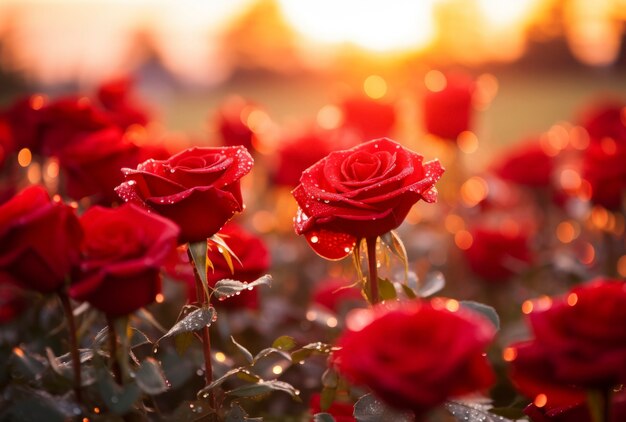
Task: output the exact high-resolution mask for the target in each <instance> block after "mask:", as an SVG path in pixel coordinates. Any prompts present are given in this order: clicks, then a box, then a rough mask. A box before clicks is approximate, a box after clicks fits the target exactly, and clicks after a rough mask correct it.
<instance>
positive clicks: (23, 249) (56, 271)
mask: <svg viewBox="0 0 626 422" xmlns="http://www.w3.org/2000/svg"><path fill="white" fill-rule="evenodd" d="M81 239H82V231H81V228H80V224H79V223H78V219H77V217H76V215H75V214H74V209H73V208H71V207H69V206H66V205H64V204H61V203H58V202H54V201H51V200H50V197H49V196H48V193H47V192H46V190H45V189H44V188H43V187H41V186H31V187H28V188H26V189H24V190H23V191H21V192H20V193H18V194H17V195H16V196H14V197H13V198H12V199H10V200H9V201H7V202H6V203H4V204H3V205H2V206H0V271H2V272H4V273H6V274H7V275H8V276H9V277H10V278H11V279H13V280H15V282H17V283H18V284H19V285H20V286H22V287H24V288H26V289H32V290H37V291H39V292H42V293H51V292H54V291H55V290H58V289H59V288H61V286H63V284H64V283H65V281H66V280H67V278H68V276H69V275H70V270H71V267H72V265H74V264H75V263H76V262H78V260H79V255H80V253H79V248H80V242H81Z"/></svg>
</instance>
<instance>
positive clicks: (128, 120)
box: [97, 77, 148, 129]
mask: <svg viewBox="0 0 626 422" xmlns="http://www.w3.org/2000/svg"><path fill="white" fill-rule="evenodd" d="M132 88H133V80H132V78H130V77H121V78H117V79H112V80H109V81H107V82H105V83H103V84H102V85H100V86H99V87H98V92H97V97H98V101H100V104H102V107H103V108H104V109H105V110H106V111H107V112H108V113H109V116H110V118H111V120H112V121H113V122H115V124H116V125H117V126H119V127H120V128H123V129H126V128H127V127H129V126H131V125H134V124H135V125H141V126H145V125H146V123H148V113H147V112H146V110H145V109H144V107H142V106H141V105H139V104H138V103H137V101H136V100H134V99H133V98H132Z"/></svg>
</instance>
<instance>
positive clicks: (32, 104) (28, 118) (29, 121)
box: [0, 95, 45, 153]
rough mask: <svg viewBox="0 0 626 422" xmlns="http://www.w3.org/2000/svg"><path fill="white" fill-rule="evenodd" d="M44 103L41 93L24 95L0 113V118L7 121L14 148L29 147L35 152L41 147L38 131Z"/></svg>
mask: <svg viewBox="0 0 626 422" xmlns="http://www.w3.org/2000/svg"><path fill="white" fill-rule="evenodd" d="M44 103H45V100H44V97H43V96H41V95H33V96H29V97H24V98H20V99H18V100H16V101H15V102H14V103H13V104H11V105H10V106H9V107H8V108H7V109H5V110H3V111H2V112H1V113H0V120H4V121H5V122H6V123H7V125H8V127H9V132H10V135H11V139H12V144H13V146H14V147H15V149H16V150H19V149H22V148H29V149H30V150H31V151H33V152H35V153H36V152H39V150H40V148H41V137H40V133H39V132H40V129H41V122H42V116H43V111H42V108H43V107H44Z"/></svg>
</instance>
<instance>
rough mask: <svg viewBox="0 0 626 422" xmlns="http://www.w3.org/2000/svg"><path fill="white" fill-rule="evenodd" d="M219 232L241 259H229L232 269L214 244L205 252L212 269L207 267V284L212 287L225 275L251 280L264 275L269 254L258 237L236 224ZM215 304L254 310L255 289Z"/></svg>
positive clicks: (228, 225) (257, 305)
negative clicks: (232, 270)
mask: <svg viewBox="0 0 626 422" xmlns="http://www.w3.org/2000/svg"><path fill="white" fill-rule="evenodd" d="M218 234H219V235H220V237H221V238H223V239H224V242H225V243H226V244H227V245H228V247H229V248H230V249H231V250H232V251H233V253H234V254H235V255H236V256H237V258H238V259H239V261H240V262H237V259H235V258H234V257H233V258H232V263H233V269H234V272H231V270H230V267H229V266H228V263H227V261H226V259H224V256H223V255H222V254H221V253H220V252H219V250H218V249H217V247H215V246H213V247H212V248H211V250H210V251H209V252H208V253H207V257H208V258H209V259H210V260H211V263H212V264H213V271H211V270H210V269H209V271H208V272H207V280H208V282H209V286H211V287H213V286H215V283H217V282H218V281H219V280H223V279H225V278H229V279H234V280H239V281H246V282H250V281H254V280H256V279H257V278H259V277H261V276H262V275H263V274H265V272H266V271H267V269H268V268H269V265H270V254H269V251H268V249H267V247H266V246H265V243H264V242H263V240H262V239H261V238H259V237H256V236H253V235H252V234H251V233H249V232H247V231H245V230H244V229H242V228H241V227H240V226H238V225H237V224H235V223H228V224H226V225H225V226H224V227H223V228H222V230H220V231H219V232H218ZM214 305H215V306H216V307H224V308H229V309H236V308H248V309H257V308H258V307H259V293H258V291H257V290H256V289H254V290H244V291H243V292H241V294H240V295H238V296H233V297H230V298H228V299H226V300H224V301H216V302H215V303H214Z"/></svg>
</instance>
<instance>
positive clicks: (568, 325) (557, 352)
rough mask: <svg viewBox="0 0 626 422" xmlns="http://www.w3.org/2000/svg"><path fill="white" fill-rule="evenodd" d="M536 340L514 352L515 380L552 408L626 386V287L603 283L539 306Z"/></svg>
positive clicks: (534, 313) (532, 321)
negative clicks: (594, 392) (594, 391)
mask: <svg viewBox="0 0 626 422" xmlns="http://www.w3.org/2000/svg"><path fill="white" fill-rule="evenodd" d="M528 318H529V321H530V325H531V328H532V332H533V334H534V338H533V339H531V340H529V341H525V342H521V343H517V344H514V345H512V346H511V350H512V352H511V354H512V356H513V359H512V362H511V379H512V381H513V383H514V385H515V386H516V388H517V389H518V390H519V391H520V392H522V393H523V394H525V395H526V396H528V397H530V398H535V397H536V396H537V395H538V394H545V395H546V397H547V404H548V405H549V406H555V405H557V406H558V405H563V404H569V403H572V402H575V400H576V399H578V400H579V401H581V400H584V398H585V396H586V391H587V390H590V389H597V390H604V389H607V388H613V387H615V386H617V385H619V384H624V383H626V283H625V282H623V281H621V280H604V279H599V280H595V281H593V282H591V283H588V284H584V285H581V286H578V287H576V288H574V289H572V290H571V291H570V292H569V293H568V294H567V295H565V296H564V297H561V298H554V299H552V300H550V299H547V300H546V299H540V300H538V301H536V302H535V303H534V307H533V311H532V312H531V313H530V315H529V317H528Z"/></svg>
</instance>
